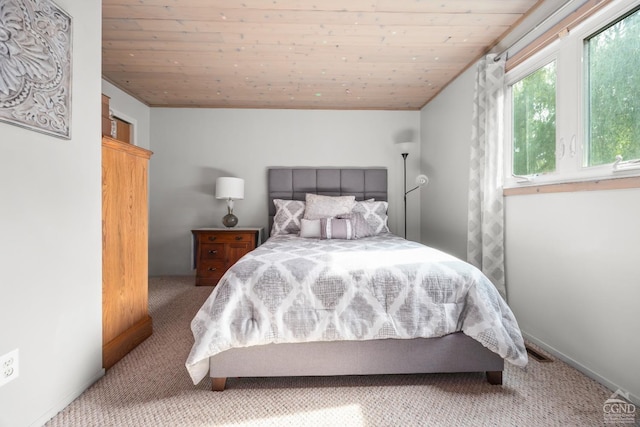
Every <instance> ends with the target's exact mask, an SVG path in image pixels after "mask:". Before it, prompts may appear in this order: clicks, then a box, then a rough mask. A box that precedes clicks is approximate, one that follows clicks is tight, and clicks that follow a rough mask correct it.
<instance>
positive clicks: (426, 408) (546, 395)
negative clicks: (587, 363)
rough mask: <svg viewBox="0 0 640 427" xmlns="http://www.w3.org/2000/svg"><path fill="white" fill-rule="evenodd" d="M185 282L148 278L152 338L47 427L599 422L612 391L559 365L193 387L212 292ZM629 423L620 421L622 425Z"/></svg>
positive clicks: (257, 380)
mask: <svg viewBox="0 0 640 427" xmlns="http://www.w3.org/2000/svg"><path fill="white" fill-rule="evenodd" d="M211 289H212V288H210V287H195V286H194V284H193V278H191V277H158V278H152V279H150V283H149V306H150V312H151V316H152V317H153V325H154V333H153V335H152V336H151V337H150V338H149V339H147V340H146V341H145V342H143V343H142V344H141V345H139V346H138V347H137V348H135V349H134V350H133V351H132V352H131V353H129V354H128V355H127V356H126V357H125V358H124V359H122V360H121V361H120V362H118V363H117V364H116V365H115V366H114V367H113V368H111V369H110V370H109V371H108V372H107V374H106V375H105V376H104V377H103V378H102V379H100V381H98V382H96V383H95V384H94V385H93V386H92V387H90V388H89V389H88V390H86V391H85V392H84V393H83V394H82V395H81V396H80V397H79V398H78V399H76V400H75V401H73V402H72V403H71V404H70V405H69V406H68V407H67V408H65V409H64V410H63V411H62V412H60V413H59V414H57V415H56V416H55V417H54V418H53V419H52V420H51V421H49V423H47V425H48V426H51V427H54V426H78V427H80V426H82V427H86V426H118V427H121V426H154V427H155V426H427V425H428V426H600V425H603V409H602V407H603V403H604V401H605V400H606V399H607V398H608V397H609V396H610V395H611V391H610V390H607V389H606V388H605V387H603V386H601V385H600V384H598V383H597V382H595V381H593V380H591V379H589V378H587V377H585V376H584V375H582V374H581V373H579V372H578V371H576V370H575V369H573V368H571V367H569V366H568V365H566V364H565V363H563V362H561V361H559V360H555V359H554V360H553V361H552V362H551V363H540V362H537V361H535V360H533V359H531V360H530V362H529V365H528V366H527V367H526V368H525V369H521V368H516V367H514V366H512V365H510V364H506V368H505V373H504V385H503V386H502V387H500V386H491V385H489V384H488V383H487V382H486V381H485V379H484V375H483V374H475V373H471V374H429V375H381V376H351V377H321V378H310V377H298V378H243V379H234V378H230V379H229V380H228V381H227V389H226V390H225V391H224V392H222V393H215V392H212V391H210V390H209V387H210V382H209V380H208V379H205V380H203V381H202V382H201V383H200V384H198V385H197V386H194V385H193V384H192V383H191V380H190V379H189V376H188V374H187V371H186V369H185V367H184V362H185V360H186V357H187V355H188V353H189V350H190V349H191V345H192V342H193V338H192V336H191V331H190V330H189V323H190V321H191V319H192V317H193V316H194V314H195V313H196V311H197V310H198V308H199V307H200V306H201V305H202V303H203V302H204V300H205V299H206V298H207V296H208V295H209V293H210V292H211ZM627 426H628V424H627Z"/></svg>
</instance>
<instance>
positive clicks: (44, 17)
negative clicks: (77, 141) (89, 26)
mask: <svg viewBox="0 0 640 427" xmlns="http://www.w3.org/2000/svg"><path fill="white" fill-rule="evenodd" d="M71 54H72V52H71V17H70V16H69V15H67V13H66V12H65V11H63V10H62V9H60V8H59V7H58V6H57V5H55V4H54V3H53V2H52V1H51V0H1V1H0V120H1V121H4V122H7V123H11V124H14V125H18V126H23V127H26V128H29V129H32V130H36V131H39V132H44V133H47V134H51V135H54V136H58V137H62V138H66V139H69V138H70V137H71V133H70V131H71V57H72V56H71Z"/></svg>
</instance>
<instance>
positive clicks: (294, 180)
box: [209, 168, 504, 391]
mask: <svg viewBox="0 0 640 427" xmlns="http://www.w3.org/2000/svg"><path fill="white" fill-rule="evenodd" d="M268 183H269V187H268V199H269V200H268V203H269V229H271V226H272V224H273V216H274V215H275V206H274V204H273V199H276V198H278V199H294V200H304V199H305V194H306V193H315V194H323V195H329V196H341V195H355V196H356V200H365V199H370V198H375V199H376V200H387V170H386V169H385V168H270V169H269V170H268ZM503 370H504V360H503V359H502V358H501V357H500V356H499V355H497V354H495V353H493V352H492V351H490V350H488V349H487V348H485V347H484V346H482V344H480V343H479V342H477V341H476V340H474V339H472V338H469V337H468V336H466V335H464V334H463V333H462V332H457V333H454V334H450V335H446V336H444V337H440V338H416V339H383V340H373V341H329V342H310V343H297V344H269V345H262V346H254V347H246V348H234V349H230V350H227V351H224V352H222V353H219V354H217V355H215V356H212V357H210V358H209V376H210V377H211V388H212V390H214V391H222V390H224V388H225V385H226V380H227V378H228V377H279V376H333V375H373V374H415V373H444V372H486V376H487V381H488V382H489V383H490V384H502V371H503Z"/></svg>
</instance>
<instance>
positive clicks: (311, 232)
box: [300, 218, 320, 239]
mask: <svg viewBox="0 0 640 427" xmlns="http://www.w3.org/2000/svg"><path fill="white" fill-rule="evenodd" d="M300 237H308V238H311V239H319V238H320V220H319V219H304V218H302V220H300Z"/></svg>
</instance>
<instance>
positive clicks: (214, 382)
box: [211, 378, 227, 391]
mask: <svg viewBox="0 0 640 427" xmlns="http://www.w3.org/2000/svg"><path fill="white" fill-rule="evenodd" d="M226 383H227V379H226V378H211V390H213V391H224V386H225V385H226Z"/></svg>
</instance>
